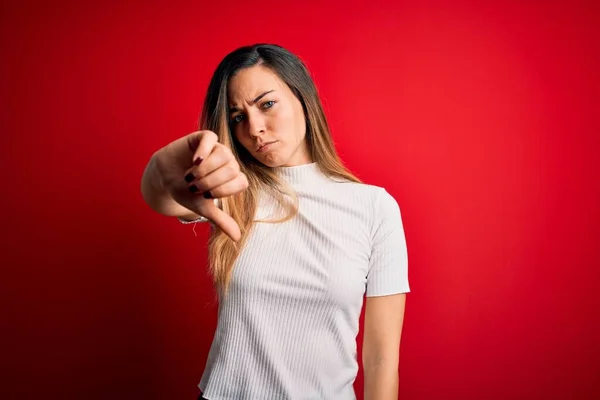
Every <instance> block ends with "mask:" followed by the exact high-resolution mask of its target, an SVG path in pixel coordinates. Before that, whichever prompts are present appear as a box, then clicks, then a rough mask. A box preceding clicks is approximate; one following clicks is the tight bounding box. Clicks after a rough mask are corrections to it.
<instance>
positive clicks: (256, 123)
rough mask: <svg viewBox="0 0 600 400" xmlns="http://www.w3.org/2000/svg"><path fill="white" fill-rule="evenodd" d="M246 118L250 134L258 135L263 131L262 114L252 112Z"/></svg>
mask: <svg viewBox="0 0 600 400" xmlns="http://www.w3.org/2000/svg"><path fill="white" fill-rule="evenodd" d="M247 118H248V130H249V133H250V136H252V137H260V136H261V135H262V134H263V133H265V119H264V117H263V115H261V114H260V113H253V115H248V117H247Z"/></svg>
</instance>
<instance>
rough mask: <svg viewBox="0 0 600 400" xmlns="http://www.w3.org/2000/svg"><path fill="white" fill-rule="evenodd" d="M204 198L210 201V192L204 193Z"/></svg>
mask: <svg viewBox="0 0 600 400" xmlns="http://www.w3.org/2000/svg"><path fill="white" fill-rule="evenodd" d="M204 198H205V199H212V198H213V196H212V193H211V192H210V191H207V192H204Z"/></svg>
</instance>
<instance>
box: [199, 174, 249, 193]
mask: <svg viewBox="0 0 600 400" xmlns="http://www.w3.org/2000/svg"><path fill="white" fill-rule="evenodd" d="M247 188H248V178H247V177H246V175H244V174H243V173H239V174H238V175H237V176H236V177H235V178H234V179H231V180H229V181H227V182H225V183H223V184H222V185H219V186H216V187H212V188H210V189H208V191H207V192H205V198H220V197H227V196H232V195H234V194H236V193H239V192H241V191H243V190H246V189H247ZM206 193H209V195H208V197H207V196H206Z"/></svg>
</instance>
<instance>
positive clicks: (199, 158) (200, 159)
mask: <svg viewBox="0 0 600 400" xmlns="http://www.w3.org/2000/svg"><path fill="white" fill-rule="evenodd" d="M201 162H202V157H196V159H195V160H194V165H200V163H201Z"/></svg>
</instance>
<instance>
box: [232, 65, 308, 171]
mask: <svg viewBox="0 0 600 400" xmlns="http://www.w3.org/2000/svg"><path fill="white" fill-rule="evenodd" d="M227 89H228V90H227V97H228V98H229V109H230V121H229V122H230V126H231V131H232V133H233V134H234V136H235V137H236V139H237V140H238V141H239V142H240V143H241V145H242V146H244V148H246V150H248V152H249V153H250V154H251V155H252V156H253V157H254V158H256V159H257V160H258V161H260V162H261V163H263V164H264V165H266V166H268V167H280V166H281V167H292V166H296V165H301V164H308V163H310V162H312V160H311V158H310V155H309V151H308V146H307V143H306V121H305V119H304V111H303V109H302V104H301V103H300V100H298V99H297V98H296V96H294V94H293V93H292V91H291V90H290V88H289V87H288V86H287V85H286V83H285V82H283V81H282V80H281V79H280V78H279V77H278V76H277V74H276V73H275V72H273V71H271V70H270V69H269V68H267V67H264V66H262V65H258V66H254V67H250V68H245V69H242V70H240V71H239V72H238V73H237V74H236V75H235V76H234V77H233V78H231V79H230V80H229V85H228V88H227Z"/></svg>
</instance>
